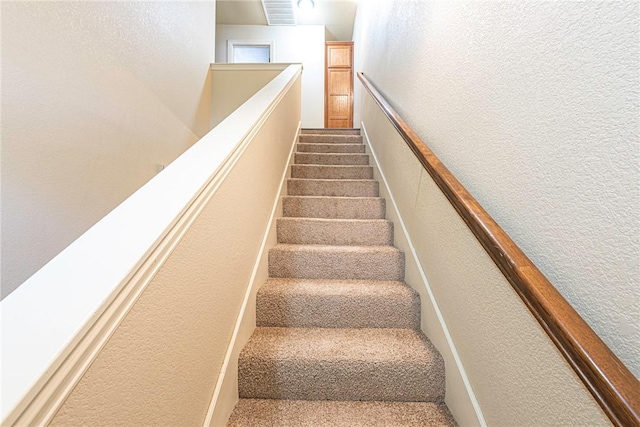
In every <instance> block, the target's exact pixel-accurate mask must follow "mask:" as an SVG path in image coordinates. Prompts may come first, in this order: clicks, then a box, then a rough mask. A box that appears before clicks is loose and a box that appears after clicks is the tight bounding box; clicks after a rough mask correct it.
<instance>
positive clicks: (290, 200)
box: [282, 196, 385, 219]
mask: <svg viewBox="0 0 640 427" xmlns="http://www.w3.org/2000/svg"><path fill="white" fill-rule="evenodd" d="M282 212H283V213H282V215H283V216H285V217H298V218H300V217H305V218H343V219H384V217H385V201H384V199H380V198H369V199H360V198H349V197H344V198H338V197H336V198H331V197H317V198H316V197H296V196H293V197H292V196H285V197H283V200H282Z"/></svg>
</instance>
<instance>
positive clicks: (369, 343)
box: [228, 130, 456, 427]
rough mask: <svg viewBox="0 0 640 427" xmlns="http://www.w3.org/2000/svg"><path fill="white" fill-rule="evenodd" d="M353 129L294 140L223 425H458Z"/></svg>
mask: <svg viewBox="0 0 640 427" xmlns="http://www.w3.org/2000/svg"><path fill="white" fill-rule="evenodd" d="M372 178H373V169H372V167H371V166H369V156H368V155H367V154H365V150H364V146H363V145H362V137H361V136H360V135H359V132H358V131H357V130H340V131H327V130H308V131H303V132H302V134H301V135H300V139H299V144H298V147H297V152H296V154H295V164H294V165H293V166H292V170H291V179H289V180H288V182H287V190H288V195H287V196H285V197H284V198H283V218H281V219H279V220H278V222H277V235H278V244H277V245H276V246H275V247H274V248H272V249H271V250H270V252H269V275H270V277H271V278H270V279H269V281H268V282H267V283H266V284H265V285H264V286H263V287H262V288H261V289H260V290H259V291H258V295H257V302H256V310H257V313H256V322H257V326H258V327H257V328H256V331H255V332H254V334H253V336H252V337H251V338H250V340H249V342H248V343H247V345H246V346H245V348H244V349H243V350H242V352H241V354H240V357H239V360H238V387H239V393H240V402H239V403H238V405H237V406H236V408H235V409H234V411H233V414H232V415H231V418H230V420H229V424H228V425H229V426H235V427H240V426H270V427H277V426H282V427H283V426H431V425H433V426H436V425H438V426H439V425H445V426H454V425H456V424H455V421H454V420H453V417H452V416H451V414H450V413H449V411H448V409H447V407H446V405H445V404H444V402H443V401H444V394H445V372H444V362H443V360H442V357H441V356H440V353H438V351H437V350H436V349H435V347H434V346H433V345H432V344H431V342H429V340H428V339H427V338H426V337H425V336H424V334H423V333H422V332H421V331H420V329H419V326H420V299H419V296H418V294H417V293H416V292H415V291H414V290H413V289H411V288H410V287H408V286H407V285H406V284H405V283H404V282H403V280H404V253H402V252H401V251H399V250H398V249H396V248H395V247H393V224H392V223H391V222H390V221H387V220H386V219H385V201H384V199H382V198H380V197H379V187H378V183H377V182H376V181H374V180H373V179H372Z"/></svg>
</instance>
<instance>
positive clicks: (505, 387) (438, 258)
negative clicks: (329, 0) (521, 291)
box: [362, 97, 609, 426]
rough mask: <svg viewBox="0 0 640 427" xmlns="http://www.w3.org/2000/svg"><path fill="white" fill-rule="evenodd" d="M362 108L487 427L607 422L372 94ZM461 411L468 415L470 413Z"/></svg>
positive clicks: (450, 397)
mask: <svg viewBox="0 0 640 427" xmlns="http://www.w3.org/2000/svg"><path fill="white" fill-rule="evenodd" d="M362 107H363V108H362V118H363V123H364V127H365V129H366V132H367V134H368V136H369V141H370V144H371V146H372V147H373V150H374V151H375V153H376V156H377V158H378V160H379V162H380V164H379V167H380V169H381V170H382V173H383V174H384V175H385V177H386V180H387V183H388V184H389V187H390V189H391V193H392V194H393V197H394V199H395V201H396V204H397V206H398V209H399V211H400V215H401V216H402V218H403V220H404V223H405V226H406V227H407V231H408V234H409V236H410V238H411V240H412V243H413V246H414V248H415V250H416V253H417V255H418V258H419V262H420V264H421V266H422V268H423V269H424V271H425V273H426V276H427V279H428V286H429V287H430V288H431V291H432V292H433V294H434V296H435V299H436V301H437V303H438V306H439V307H440V310H441V311H442V314H443V317H444V321H445V323H446V326H447V329H448V331H449V333H450V334H451V336H452V338H453V342H454V343H455V346H456V348H457V351H458V354H459V356H460V359H461V361H462V364H463V366H464V369H465V371H466V374H467V376H468V378H469V382H470V384H471V387H472V388H473V391H474V393H475V396H476V398H477V400H478V402H479V404H480V407H481V410H482V413H483V415H484V418H485V420H486V422H487V424H488V425H490V426H533V425H540V426H542V425H574V426H587V425H588V426H596V425H597V426H600V425H608V424H609V423H608V420H607V418H606V416H605V415H604V414H603V413H602V411H601V410H600V408H599V406H598V405H597V404H596V403H595V401H594V400H593V398H592V397H591V395H590V394H589V392H588V391H587V390H586V389H585V387H584V386H583V385H582V383H581V382H580V381H579V380H578V378H577V376H576V375H575V374H574V372H573V370H572V369H571V368H570V367H569V365H568V364H567V363H566V362H565V361H564V359H563V358H562V356H561V355H560V353H559V352H558V351H557V350H556V347H555V346H554V345H553V343H552V342H551V341H550V340H549V338H548V337H547V335H546V334H545V332H544V331H543V330H542V329H541V327H540V326H539V325H538V323H537V321H536V320H535V319H534V318H533V316H532V315H531V314H530V312H529V310H528V309H527V308H526V306H525V305H524V304H523V303H522V302H521V300H520V298H519V297H518V295H517V294H516V293H515V291H514V290H513V289H512V287H511V285H510V284H509V283H508V282H507V281H506V279H505V278H504V276H503V275H502V273H500V271H499V270H498V268H497V267H496V266H495V264H494V263H493V261H492V260H491V258H489V256H488V255H487V254H486V252H485V251H484V249H483V248H482V246H481V245H480V243H478V241H477V240H476V239H475V237H474V236H473V234H472V233H471V232H470V231H469V229H468V228H467V226H466V224H465V223H464V222H463V221H462V219H460V217H459V216H458V214H457V213H456V211H455V210H454V209H453V207H452V206H451V205H450V204H449V202H448V200H447V199H446V198H445V196H444V195H443V194H442V193H441V192H440V190H439V189H438V188H437V186H436V185H435V183H434V182H433V180H432V179H431V178H430V177H429V175H428V174H427V173H426V172H425V171H424V169H423V168H422V165H421V164H420V163H419V162H418V160H417V159H416V158H415V156H414V155H413V153H412V152H411V150H410V149H409V148H408V147H407V145H406V143H405V142H404V141H403V140H402V139H401V138H400V137H399V136H398V134H397V132H396V131H395V129H394V128H393V126H392V125H391V124H390V123H389V121H388V120H387V119H386V118H385V117H384V115H383V114H382V112H381V111H380V110H379V109H378V107H377V106H376V105H375V104H374V102H373V101H372V100H371V99H370V98H369V97H366V98H364V99H363V106H362ZM387 209H388V210H389V209H390V204H388V207H387ZM391 215H393V213H391V212H389V216H391ZM398 232H399V230H398ZM396 244H400V248H401V249H403V250H404V251H405V252H407V253H408V251H409V247H402V244H405V245H406V243H403V242H402V241H400V240H399V239H396ZM406 280H407V283H408V284H409V285H410V286H412V287H415V288H416V289H418V291H419V292H420V293H421V297H422V300H423V301H425V297H426V292H425V289H424V285H423V284H422V283H421V281H419V280H417V278H412V277H411V275H407V279H406ZM423 306H424V307H428V304H423ZM423 318H425V319H426V318H431V319H432V318H433V313H423ZM431 328H434V325H423V329H424V330H425V331H426V332H427V333H428V332H429V329H431ZM434 341H437V340H434ZM440 341H441V340H440ZM440 349H441V351H443V353H448V352H449V350H448V349H444V348H442V347H441V348H440ZM447 369H448V370H450V365H448V366H447ZM456 381H457V379H456ZM451 385H452V384H451V381H450V380H449V382H448V388H447V402H448V403H449V405H450V406H451V407H454V406H457V405H458V402H456V400H457V399H458V396H456V395H455V394H452V391H453V392H454V393H457V392H458V390H460V389H459V388H455V389H454V388H452V387H451ZM462 409H464V408H462ZM454 415H456V416H458V414H456V413H454ZM460 415H461V416H462V417H464V419H469V418H471V414H469V413H468V412H467V411H466V410H465V411H464V413H461V414H460ZM460 418H461V417H460V416H458V420H459V421H460V422H462V421H463V420H462V419H460Z"/></svg>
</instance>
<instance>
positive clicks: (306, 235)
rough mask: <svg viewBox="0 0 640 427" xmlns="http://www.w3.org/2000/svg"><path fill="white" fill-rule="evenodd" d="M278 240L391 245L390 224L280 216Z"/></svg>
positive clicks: (311, 243)
mask: <svg viewBox="0 0 640 427" xmlns="http://www.w3.org/2000/svg"><path fill="white" fill-rule="evenodd" d="M277 230H278V243H291V244H298V245H340V246H351V245H354V246H357V245H360V246H377V245H393V223H391V222H388V221H384V222H383V221H372V222H367V221H340V220H319V221H314V220H305V219H296V218H281V219H278V221H277Z"/></svg>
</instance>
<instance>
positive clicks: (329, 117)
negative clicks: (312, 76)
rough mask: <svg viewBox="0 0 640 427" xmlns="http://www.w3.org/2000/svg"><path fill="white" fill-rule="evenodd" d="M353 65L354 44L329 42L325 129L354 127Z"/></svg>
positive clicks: (326, 69)
mask: <svg viewBox="0 0 640 427" xmlns="http://www.w3.org/2000/svg"><path fill="white" fill-rule="evenodd" d="M352 64H353V42H327V44H326V51H325V66H326V68H325V117H324V126H325V127H328V128H352V127H353V66H352Z"/></svg>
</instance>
